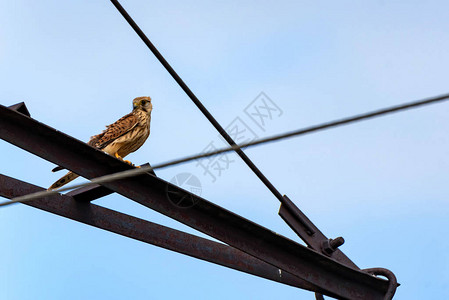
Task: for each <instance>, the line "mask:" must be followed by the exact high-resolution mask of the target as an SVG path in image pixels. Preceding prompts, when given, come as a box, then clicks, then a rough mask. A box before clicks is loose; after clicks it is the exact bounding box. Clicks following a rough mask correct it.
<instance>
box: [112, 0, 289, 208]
mask: <svg viewBox="0 0 449 300" xmlns="http://www.w3.org/2000/svg"><path fill="white" fill-rule="evenodd" d="M111 2H112V4H113V5H114V6H115V7H116V8H117V10H118V11H119V12H120V13H121V14H122V16H123V17H124V18H125V19H126V21H127V22H128V23H129V25H130V26H131V27H132V28H133V29H134V31H135V32H136V33H137V35H139V37H140V38H141V39H142V41H143V42H144V43H145V45H147V47H148V48H149V49H150V50H151V52H153V54H154V55H155V56H156V58H157V59H158V60H159V62H160V63H161V64H162V65H163V66H164V67H165V69H166V70H167V71H168V73H170V75H171V76H172V77H173V79H174V80H175V81H176V82H177V83H178V84H179V86H180V87H181V88H182V89H183V90H184V92H185V93H186V94H187V95H188V96H189V98H190V99H191V100H192V101H193V103H195V105H196V106H197V107H198V108H199V110H200V111H201V112H202V113H203V114H204V115H205V116H206V118H207V119H208V120H209V122H211V123H212V125H213V126H214V127H215V129H217V131H218V132H219V133H220V134H221V135H222V136H223V138H224V139H225V140H226V142H228V144H229V145H231V146H232V150H234V151H235V152H237V154H238V155H239V156H240V157H241V158H242V159H243V161H244V162H245V163H246V164H247V165H248V167H250V169H251V170H252V171H253V172H254V174H256V176H257V177H259V179H260V180H261V181H262V182H263V183H264V184H265V185H266V186H267V188H268V189H269V190H270V191H271V192H272V193H273V194H274V196H275V197H276V198H278V199H279V201H281V203H283V202H284V198H283V197H282V195H281V193H280V192H279V191H278V190H277V189H276V188H275V187H274V185H273V184H272V183H271V182H270V181H269V180H268V178H267V177H265V175H264V174H263V173H262V172H261V171H260V170H259V168H257V167H256V165H255V164H254V163H253V162H252V161H251V160H250V159H249V157H248V156H247V155H246V154H245V153H244V152H243V151H242V149H241V148H240V147H238V145H237V144H236V142H234V140H233V139H232V138H231V137H230V136H229V135H228V134H227V132H226V131H225V130H224V129H223V127H222V126H221V125H220V124H219V123H218V122H217V120H215V118H214V117H213V116H212V114H211V113H210V112H209V111H208V110H207V109H206V107H205V106H204V105H203V104H202V103H201V101H200V100H199V99H198V98H197V97H196V96H195V94H194V93H193V92H192V91H191V90H190V88H189V87H188V86H187V84H185V82H184V81H183V80H182V79H181V77H179V75H178V74H177V73H176V72H175V70H174V69H173V68H172V67H171V66H170V64H169V63H168V62H167V60H165V58H164V57H163V56H162V54H161V53H160V52H159V51H158V50H157V48H156V47H155V46H154V45H153V43H152V42H151V41H150V40H149V39H148V37H147V36H146V35H145V33H143V31H142V30H141V29H140V27H139V26H138V25H137V24H136V22H134V20H133V19H132V18H131V16H130V15H129V14H128V13H127V12H126V10H125V9H124V8H123V6H122V5H121V4H120V3H119V2H118V1H117V0H111Z"/></svg>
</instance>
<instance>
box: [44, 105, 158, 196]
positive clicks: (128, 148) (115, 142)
mask: <svg viewBox="0 0 449 300" xmlns="http://www.w3.org/2000/svg"><path fill="white" fill-rule="evenodd" d="M152 110H153V104H152V103H151V98H150V97H137V98H135V99H134V100H133V111H132V112H131V113H129V114H127V115H126V116H124V117H122V118H120V119H119V120H117V121H116V122H115V123H113V124H111V125H109V126H106V130H104V131H103V132H102V133H100V134H98V135H94V136H93V137H91V138H90V141H89V142H88V143H87V144H88V145H90V146H92V147H95V148H97V149H100V150H103V151H104V152H106V153H107V154H109V155H112V156H115V157H117V158H119V159H121V160H123V158H124V157H125V156H126V155H128V154H130V153H131V152H134V151H136V150H137V149H139V148H140V147H141V146H142V145H143V144H144V143H145V141H146V140H147V138H148V136H149V135H150V121H151V111H152ZM125 162H127V163H129V164H131V165H132V163H131V162H130V161H127V160H125ZM62 169H63V168H62V167H56V168H54V169H53V170H52V171H53V172H56V171H59V170H62ZM77 177H78V175H76V174H75V173H73V172H68V173H67V174H66V175H64V176H63V177H61V178H60V179H58V180H57V181H56V182H55V183H53V184H52V185H51V186H50V187H49V188H48V189H49V190H54V189H57V188H60V187H62V186H63V185H65V184H67V183H69V182H70V181H72V180H74V179H75V178H77Z"/></svg>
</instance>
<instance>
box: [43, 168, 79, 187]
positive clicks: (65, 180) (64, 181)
mask: <svg viewBox="0 0 449 300" xmlns="http://www.w3.org/2000/svg"><path fill="white" fill-rule="evenodd" d="M77 177H78V175H76V174H75V173H73V172H69V173H67V174H65V175H64V176H62V177H61V178H59V179H58V180H57V181H56V182H55V183H53V184H52V185H51V187H49V188H48V189H49V190H54V189H58V188H60V187H61V186H63V185H65V184H67V183H69V182H70V181H72V180H74V179H75V178H77Z"/></svg>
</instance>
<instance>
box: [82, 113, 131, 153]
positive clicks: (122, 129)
mask: <svg viewBox="0 0 449 300" xmlns="http://www.w3.org/2000/svg"><path fill="white" fill-rule="evenodd" d="M137 124H138V120H137V117H136V116H135V115H134V114H133V113H129V114H127V115H126V116H124V117H122V118H120V119H118V120H117V121H116V122H115V123H113V124H111V125H108V126H106V130H104V131H103V132H102V133H100V134H97V135H94V136H93V137H91V138H90V141H89V142H88V144H89V145H90V146H93V147H95V148H98V149H103V148H104V147H106V146H107V145H109V144H110V143H112V142H113V141H114V140H116V139H117V138H119V137H121V136H122V135H124V134H125V133H127V132H129V131H130V130H132V129H133V128H134V127H136V125H137Z"/></svg>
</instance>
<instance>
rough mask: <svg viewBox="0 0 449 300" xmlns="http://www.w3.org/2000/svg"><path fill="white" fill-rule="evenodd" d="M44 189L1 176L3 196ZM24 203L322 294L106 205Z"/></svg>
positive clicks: (49, 200)
mask: <svg viewBox="0 0 449 300" xmlns="http://www.w3.org/2000/svg"><path fill="white" fill-rule="evenodd" d="M43 190H44V188H41V187H38V186H36V185H32V184H30V183H27V182H23V181H21V180H18V179H15V178H11V177H9V176H6V175H3V174H0V196H2V197H5V198H8V199H12V198H14V197H19V196H23V195H27V194H30V193H35V192H40V191H43ZM24 204H26V205H29V206H32V207H34V208H38V209H41V210H44V211H47V212H51V213H53V214H56V215H59V216H62V217H66V218H69V219H72V220H75V221H78V222H81V223H84V224H88V225H92V226H94V227H98V228H101V229H104V230H108V231H111V232H114V233H117V234H120V235H123V236H126V237H129V238H132V239H136V240H139V241H142V242H145V243H148V244H152V245H155V246H158V247H162V248H165V249H168V250H172V251H176V252H179V253H183V254H186V255H189V256H192V257H195V258H199V259H202V260H205V261H209V262H212V263H215V264H219V265H222V266H225V267H228V268H232V269H235V270H238V271H242V272H245V273H249V274H252V275H256V276H259V277H263V278H266V279H269V280H273V281H276V282H279V283H284V284H288V285H291V286H294V287H299V288H302V289H306V290H310V291H320V289H319V288H317V287H315V286H313V285H312V284H310V283H308V282H306V281H304V280H301V279H299V278H298V277H295V276H293V275H291V274H289V273H287V272H282V271H280V270H279V269H278V268H276V267H274V266H272V265H270V264H267V263H266V262H264V261H261V260H259V259H257V258H255V257H252V256H251V255H248V254H246V253H244V252H242V251H239V250H237V249H235V248H232V247H229V246H227V245H224V244H221V243H217V242H214V241H211V240H208V239H205V238H201V237H198V236H195V235H192V234H189V233H185V232H182V231H179V230H175V229H172V228H169V227H165V226H162V225H159V224H156V223H153V222H149V221H146V220H143V219H139V218H136V217H133V216H130V215H127V214H124V213H121V212H118V211H114V210H111V209H108V208H105V207H102V206H98V205H95V204H90V203H86V202H80V201H76V200H75V199H73V197H70V196H67V195H63V194H57V195H51V196H48V197H45V198H42V199H36V200H33V201H30V202H26V203H24Z"/></svg>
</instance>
